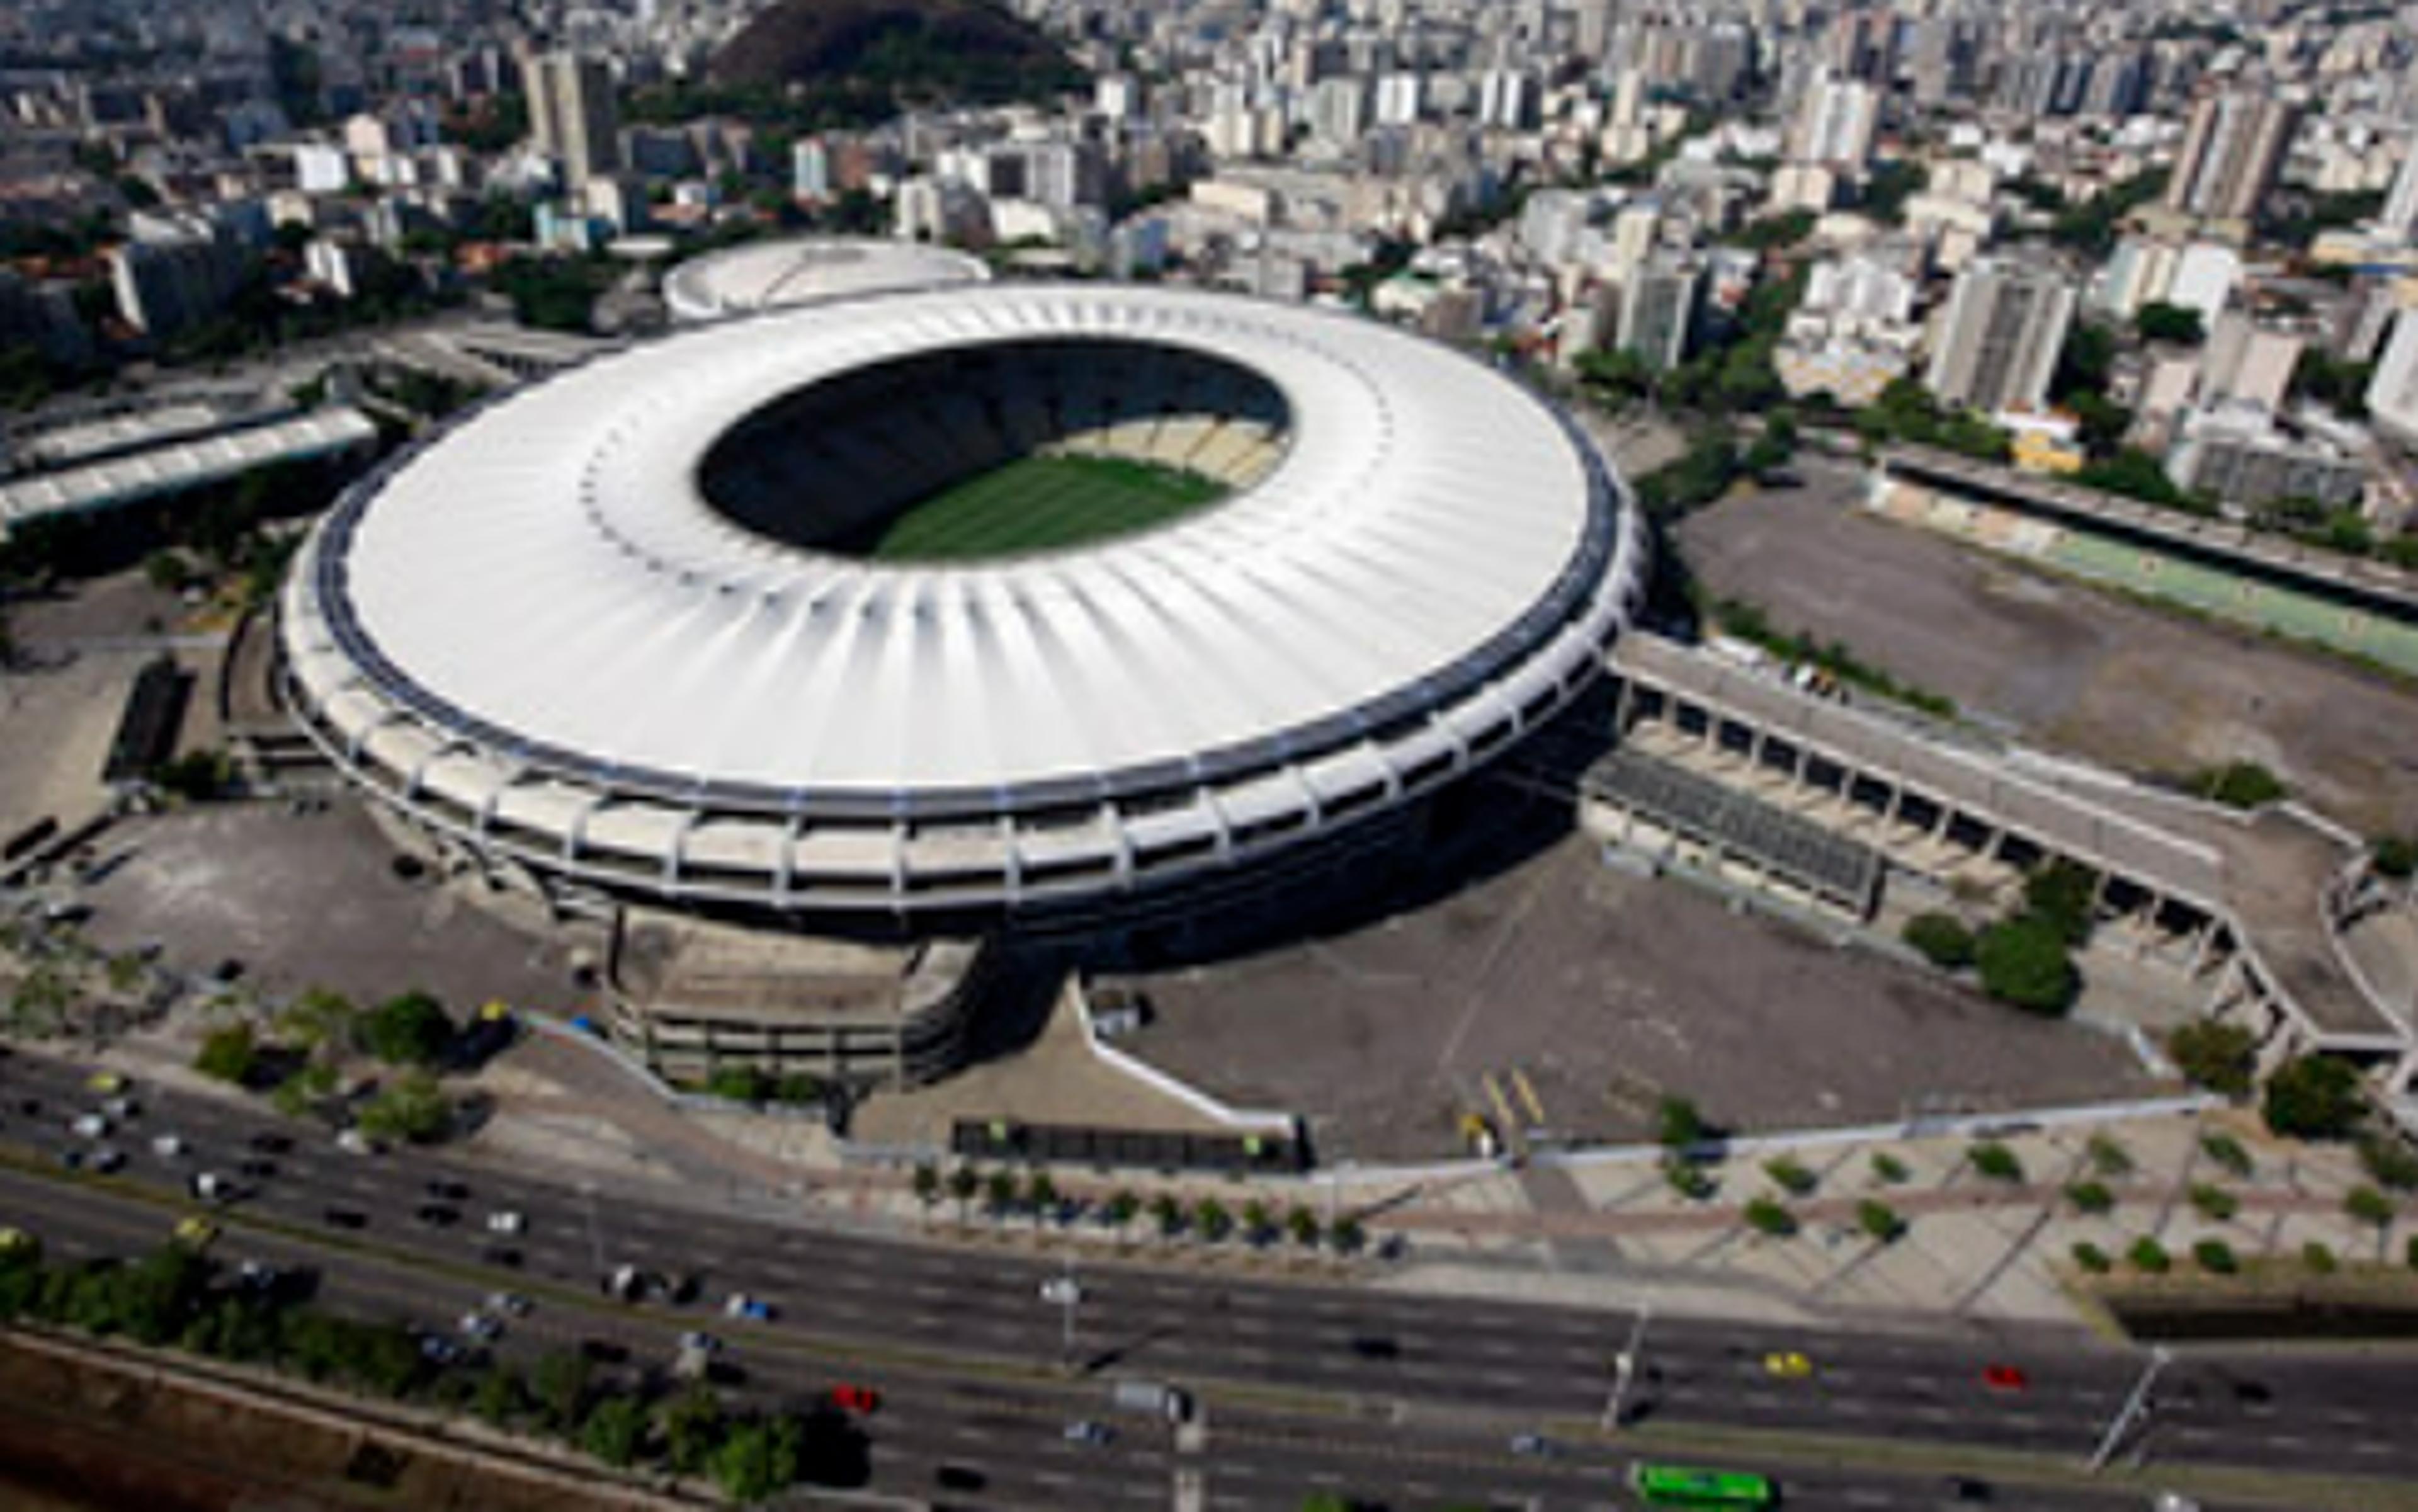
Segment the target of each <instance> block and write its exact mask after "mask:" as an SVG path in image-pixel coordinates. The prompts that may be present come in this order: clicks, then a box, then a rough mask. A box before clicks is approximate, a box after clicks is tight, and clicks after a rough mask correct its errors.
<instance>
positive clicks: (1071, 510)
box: [870, 456, 1226, 562]
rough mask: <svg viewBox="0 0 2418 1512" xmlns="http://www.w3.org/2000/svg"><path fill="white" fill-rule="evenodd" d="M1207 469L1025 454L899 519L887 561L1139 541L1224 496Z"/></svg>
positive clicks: (883, 557) (883, 550)
mask: <svg viewBox="0 0 2418 1512" xmlns="http://www.w3.org/2000/svg"><path fill="white" fill-rule="evenodd" d="M1225 494H1226V486H1225V485H1224V484H1223V483H1220V482H1217V481H1215V480H1213V479H1209V478H1203V477H1201V475H1200V474H1198V473H1189V472H1180V471H1177V470H1176V469H1175V468H1172V467H1160V466H1153V465H1152V464H1149V463H1145V462H1135V461H1132V460H1130V459H1128V458H1124V457H1059V456H1031V457H1020V458H1018V460H1016V461H1014V462H1011V463H1009V464H1008V465H1007V466H1003V467H995V468H993V469H992V470H990V471H989V472H987V473H983V474H981V475H980V476H978V477H974V478H970V479H967V480H966V481H963V482H961V483H958V484H956V486H954V487H952V488H947V489H944V490H942V491H941V492H940V493H938V494H935V495H933V496H931V497H930V498H927V499H926V500H925V501H924V502H923V503H921V504H918V505H916V506H915V507H914V508H912V509H911V510H909V511H907V512H905V513H903V514H901V515H899V516H898V517H897V518H896V519H895V520H893V521H892V522H890V526H889V528H887V529H886V530H884V531H883V532H882V534H881V538H880V540H879V541H877V542H874V544H873V549H872V551H871V553H870V555H871V556H872V557H873V558H874V559H875V560H877V561H926V562H932V561H972V560H978V559H981V558H985V557H1014V556H1018V555H1021V554H1023V553H1027V552H1035V551H1055V550H1059V549H1061V548H1064V547H1067V546H1073V545H1079V544H1081V543H1083V542H1091V541H1099V540H1105V539H1108V538H1110V537H1113V536H1122V535H1129V534H1131V533H1133V532H1134V531H1137V530H1144V529H1148V528H1149V527H1152V526H1155V525H1161V524H1164V523H1166V522H1167V521H1170V520H1173V519H1176V518H1177V517H1179V516H1181V515H1185V514H1188V513H1190V512H1192V511H1194V510H1197V509H1199V508H1201V506H1202V505H1204V504H1208V503H1212V502H1214V501H1216V500H1217V499H1219V498H1222V497H1224V496H1225Z"/></svg>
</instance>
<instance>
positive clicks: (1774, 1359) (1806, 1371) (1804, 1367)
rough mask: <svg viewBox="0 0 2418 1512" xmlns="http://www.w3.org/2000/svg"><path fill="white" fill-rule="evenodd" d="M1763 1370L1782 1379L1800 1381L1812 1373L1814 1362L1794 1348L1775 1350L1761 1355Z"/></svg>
mask: <svg viewBox="0 0 2418 1512" xmlns="http://www.w3.org/2000/svg"><path fill="white" fill-rule="evenodd" d="M1763 1371H1764V1374H1766V1375H1769V1376H1778V1377H1779V1378H1780V1379H1781V1380H1783V1381H1802V1380H1804V1379H1805V1378H1806V1377H1807V1376H1810V1375H1812V1374H1813V1361H1811V1360H1809V1359H1807V1358H1806V1357H1805V1356H1803V1355H1802V1354H1799V1353H1798V1352H1796V1351H1795V1350H1775V1351H1773V1352H1771V1353H1769V1354H1767V1355H1765V1356H1764V1357H1763Z"/></svg>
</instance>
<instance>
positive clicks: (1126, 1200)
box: [1100, 1188, 1141, 1247]
mask: <svg viewBox="0 0 2418 1512" xmlns="http://www.w3.org/2000/svg"><path fill="white" fill-rule="evenodd" d="M1140 1211H1141V1199H1140V1198H1138V1197H1136V1196H1134V1195H1133V1194H1132V1193H1131V1192H1128V1191H1125V1190H1124V1189H1123V1188H1119V1189H1118V1191H1117V1192H1116V1193H1115V1195H1113V1196H1111V1197H1110V1199H1109V1204H1108V1206H1107V1207H1105V1208H1103V1209H1101V1210H1100V1212H1101V1214H1102V1215H1103V1216H1104V1217H1106V1218H1107V1219H1108V1220H1109V1227H1110V1228H1112V1229H1115V1230H1116V1231H1117V1244H1118V1245H1119V1246H1120V1247H1122V1246H1123V1245H1124V1244H1125V1230H1126V1229H1129V1228H1131V1227H1132V1226H1133V1221H1134V1214H1137V1213H1140Z"/></svg>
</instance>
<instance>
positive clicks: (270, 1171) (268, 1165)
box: [236, 1155, 277, 1182]
mask: <svg viewBox="0 0 2418 1512" xmlns="http://www.w3.org/2000/svg"><path fill="white" fill-rule="evenodd" d="M236 1169H237V1171H239V1172H241V1173H242V1174H244V1175H246V1176H249V1177H251V1178H252V1179H253V1181H256V1182H265V1181H267V1180H268V1178H270V1177H271V1176H274V1175H276V1174H277V1162H276V1161H274V1160H263V1159H261V1158H260V1157H258V1156H257V1155H255V1156H253V1158H252V1159H250V1160H246V1161H241V1162H239V1163H237V1166H236Z"/></svg>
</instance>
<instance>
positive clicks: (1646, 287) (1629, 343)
mask: <svg viewBox="0 0 2418 1512" xmlns="http://www.w3.org/2000/svg"><path fill="white" fill-rule="evenodd" d="M1704 288H1705V271H1704V268H1703V267H1700V266H1699V265H1698V264H1697V263H1695V262H1694V261H1693V260H1692V259H1690V258H1686V257H1681V256H1658V257H1649V258H1647V259H1646V260H1645V262H1644V263H1642V264H1640V265H1638V267H1637V268H1636V269H1635V270H1634V271H1632V272H1631V273H1630V275H1629V277H1628V280H1627V281H1626V282H1625V283H1623V284H1622V285H1621V290H1620V345H1621V349H1622V350H1623V351H1629V352H1634V353H1636V354H1637V355H1638V356H1639V357H1641V358H1644V359H1645V363H1646V365H1647V366H1648V367H1651V368H1653V369H1654V370H1655V371H1656V372H1658V373H1660V372H1667V371H1669V370H1670V369H1672V368H1675V367H1677V366H1678V365H1679V364H1680V363H1682V362H1684V361H1686V360H1687V359H1688V345H1689V343H1690V342H1691V341H1692V340H1693V339H1694V337H1695V331H1696V312H1697V310H1698V308H1699V307H1700V305H1701V304H1702V303H1703V299H1704Z"/></svg>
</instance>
